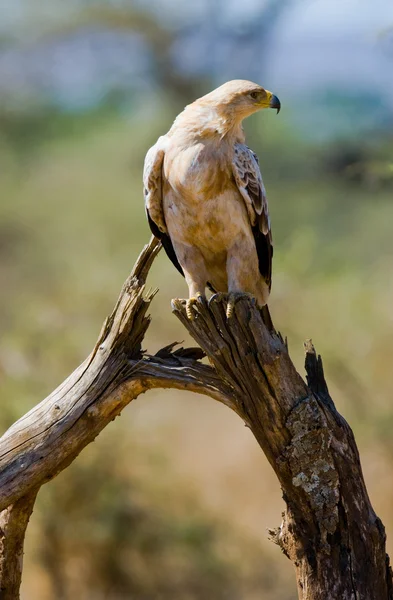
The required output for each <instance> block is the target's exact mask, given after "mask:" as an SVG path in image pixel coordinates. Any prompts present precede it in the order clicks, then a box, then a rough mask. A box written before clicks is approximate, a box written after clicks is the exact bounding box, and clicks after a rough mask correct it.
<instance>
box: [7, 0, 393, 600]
mask: <svg viewBox="0 0 393 600" xmlns="http://www.w3.org/2000/svg"><path fill="white" fill-rule="evenodd" d="M392 27H393V5H392V4H391V3H390V2H388V1H387V0H374V1H373V2H372V3H370V2H369V1H368V0H347V1H346V2H342V1H341V0H313V1H311V0H264V1H263V0H195V1H194V2H185V1H184V0H183V1H181V0H135V1H131V0H113V1H110V0H106V1H101V2H100V1H99V0H85V1H83V0H69V1H68V2H61V1H60V0H51V1H50V2H42V1H41V0H8V1H7V0H3V1H2V2H1V3H0V289H1V296H0V303H1V305H0V382H1V407H2V409H1V416H0V424H1V427H2V430H5V429H6V428H7V427H8V426H9V425H10V424H11V423H12V422H13V421H14V420H16V419H17V418H19V417H20V416H21V415H22V414H23V413H25V412H26V411H27V410H28V409H29V408H31V407H32V406H33V405H34V404H36V403H37V402H38V401H40V400H41V399H42V398H44V397H45V396H46V395H47V394H49V393H50V392H51V391H52V389H53V388H55V387H56V386H57V385H58V384H59V383H60V382H61V381H62V380H63V379H64V378H65V377H66V376H67V375H68V374H69V373H70V372H71V371H72V370H73V369H74V368H75V367H76V366H77V365H78V364H79V363H80V362H81V361H82V360H83V359H84V358H85V357H86V355H87V354H88V353H89V352H90V350H91V348H92V347H93V345H94V343H95V341H96V338H97V336H98V333H99V331H100V328H101V324H102V322H103V321H104V318H105V317H106V315H107V314H109V313H110V312H111V310H112V307H113V305H114V303H115V301H116V299H117V296H118V293H119V291H120V288H121V285H122V283H123V281H124V279H125V278H126V277H127V275H128V273H129V271H130V269H131V267H132V265H133V263H134V261H135V259H136V257H137V255H138V253H139V251H140V250H141V248H142V245H143V244H144V243H146V242H147V240H148V239H149V237H150V232H149V229H148V226H147V224H146V221H145V215H144V207H143V198H142V186H141V172H142V165H143V159H144V155H145V153H146V151H147V149H148V148H149V146H150V145H151V144H152V143H154V142H155V140H156V139H157V137H158V136H159V135H160V134H162V133H165V132H166V131H167V130H168V128H169V127H170V125H171V123H172V121H173V119H174V117H175V116H176V115H177V114H178V112H180V110H181V109H182V108H183V107H184V106H185V104H187V103H188V102H190V101H192V100H193V99H195V98H196V97H198V96H200V95H203V94H204V93H206V92H208V91H210V90H211V89H212V88H213V87H215V86H217V85H219V84H221V83H223V82H224V81H226V80H228V79H233V78H243V79H245V78H247V79H252V80H254V81H256V82H258V83H260V84H262V85H263V86H264V87H266V88H267V89H270V90H271V91H273V92H274V93H275V94H276V95H277V96H278V97H279V98H280V100H281V103H282V111H281V113H280V115H279V116H278V117H276V115H275V113H274V112H273V111H263V112H262V113H259V114H257V115H255V116H253V117H251V118H250V119H249V120H248V121H247V122H246V131H247V135H248V142H249V145H250V146H251V147H252V148H253V149H254V150H255V151H256V152H257V153H258V155H259V157H260V163H261V167H262V173H263V175H264V180H265V184H266V187H267V190H268V196H269V203H270V212H271V218H272V223H273V234H274V242H275V256H274V279H273V290H272V296H271V303H270V307H271V312H272V314H273V318H274V322H275V324H276V327H278V328H279V330H280V331H281V332H282V333H283V334H284V335H286V336H288V340H289V349H290V352H291V355H292V357H293V359H294V361H295V363H296V365H297V367H298V369H299V370H300V372H301V373H303V350H302V343H303V341H304V339H305V338H308V337H312V338H313V341H314V343H315V345H316V348H317V350H318V352H320V353H321V354H322V356H323V359H324V364H325V370H326V376H327V381H328V384H329V387H330V391H331V394H332V396H333V398H334V400H335V402H336V404H337V407H338V409H339V411H340V412H341V413H342V414H343V415H344V416H345V417H346V418H347V419H348V421H349V422H350V424H351V426H352V427H353V429H354V431H355V435H356V439H357V441H358V444H359V448H360V453H361V457H362V464H363V468H364V473H365V478H366V483H367V486H368V489H369V493H370V496H371V500H372V503H373V505H374V508H375V510H376V512H377V514H378V515H379V516H380V517H381V518H382V521H383V522H384V524H385V526H386V528H387V534H388V549H389V551H390V554H393V511H392V506H393V437H392V426H393V398H392V381H393V374H392V356H393V311H392V294H393V272H392V258H393V257H392V255H393V235H392V224H393V195H392V189H393V150H392V142H393V31H392ZM148 283H149V284H150V285H151V286H152V287H155V286H158V287H159V288H160V292H159V294H158V296H157V297H156V298H155V300H154V302H153V306H152V316H153V321H152V324H151V326H150V329H149V332H148V336H147V338H146V340H145V347H146V348H147V349H148V350H149V351H150V352H154V351H156V350H157V349H158V348H160V347H161V346H163V345H166V344H168V343H170V342H172V341H174V340H179V341H181V340H184V339H185V332H184V330H183V328H182V327H181V325H180V323H178V321H177V319H176V318H175V317H173V316H172V315H171V312H170V299H171V298H172V297H175V296H180V297H184V296H185V295H186V293H187V291H186V285H185V283H184V281H183V280H182V278H181V276H180V275H179V274H178V273H177V272H176V271H175V269H174V268H173V267H172V264H171V263H170V262H169V260H168V259H167V258H166V256H165V255H164V253H161V254H160V256H159V257H158V259H157V260H156V263H155V265H154V267H153V269H152V271H151V274H150V277H149V282H148ZM186 341H187V340H186ZM283 508H284V505H283V502H282V499H281V494H280V489H279V486H278V484H277V481H276V479H275V476H274V474H273V473H272V471H271V469H270V466H269V465H268V463H267V461H266V460H265V457H264V456H263V454H262V452H261V451H260V449H259V447H258V446H257V444H256V442H255V441H254V439H253V437H252V436H251V434H250V432H249V430H248V429H246V428H245V427H244V426H243V424H242V422H241V421H240V420H239V419H238V418H237V417H236V416H235V415H234V414H232V413H231V412H230V411H229V410H228V409H226V408H225V407H223V406H220V405H218V404H216V403H214V402H213V401H212V400H210V399H206V398H203V397H199V396H196V395H192V394H182V393H175V392H173V391H165V392H164V391H158V392H155V393H149V394H147V395H146V396H144V397H141V398H139V399H138V400H137V401H136V402H133V403H132V405H131V406H129V407H128V408H127V410H125V411H124V414H123V415H122V417H121V418H120V419H117V420H116V422H114V423H112V424H111V425H110V426H109V427H108V428H107V429H106V430H105V431H104V432H103V433H102V434H101V435H100V437H99V438H98V439H97V440H96V442H95V443H94V444H91V445H90V446H89V447H88V448H86V449H85V450H84V451H83V453H82V454H81V455H80V457H78V459H77V460H76V461H75V462H74V463H73V465H72V466H71V467H70V468H68V469H67V470H66V471H65V472H63V473H62V474H61V475H60V476H59V477H58V478H57V479H56V480H54V481H53V482H51V483H50V484H49V485H47V486H45V487H44V488H42V490H41V492H40V494H39V497H38V501H37V505H36V508H35V511H34V514H33V517H32V519H31V524H30V527H29V529H28V535H27V541H26V555H25V572H24V580H23V585H22V598H23V600H38V599H39V600H52V599H56V600H71V599H72V600H75V599H80V600H90V599H94V600H101V599H108V600H115V599H116V600H123V599H126V598H127V599H128V598H133V599H135V600H167V599H168V600H169V599H179V600H202V599H212V600H221V599H224V598H225V599H229V600H243V599H244V600H253V599H256V598H258V599H263V600H294V599H295V598H296V597H297V596H296V590H295V583H294V576H293V572H292V567H291V565H290V563H289V561H288V560H287V559H286V558H285V557H284V556H282V554H281V553H280V551H279V549H278V547H276V546H274V545H273V544H271V543H270V542H268V541H267V533H266V529H267V528H269V527H274V526H277V525H279V523H280V519H281V511H282V510H283Z"/></svg>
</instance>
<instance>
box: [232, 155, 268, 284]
mask: <svg viewBox="0 0 393 600" xmlns="http://www.w3.org/2000/svg"><path fill="white" fill-rule="evenodd" d="M233 174H234V177H235V181H236V184H237V187H238V189H239V192H240V193H241V195H242V196H243V199H244V201H245V204H246V208H247V211H248V215H249V217H250V222H251V229H252V233H253V236H254V240H255V246H256V249H257V254H258V263H259V272H260V273H261V275H262V277H263V278H264V280H265V281H266V283H267V284H268V286H269V289H270V288H271V285H272V259H273V241H272V232H271V228H270V217H269V210H268V204H267V198H266V192H265V186H264V185H263V181H262V175H261V171H260V169H259V163H258V158H257V155H256V154H254V152H253V151H252V150H250V148H248V146H246V145H245V144H235V153H234V160H233Z"/></svg>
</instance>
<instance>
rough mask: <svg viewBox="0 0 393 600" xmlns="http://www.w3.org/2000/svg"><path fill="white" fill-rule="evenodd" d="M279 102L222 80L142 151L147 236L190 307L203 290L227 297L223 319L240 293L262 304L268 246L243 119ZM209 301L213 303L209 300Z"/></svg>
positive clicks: (265, 214) (260, 189) (257, 89)
mask: <svg viewBox="0 0 393 600" xmlns="http://www.w3.org/2000/svg"><path fill="white" fill-rule="evenodd" d="M262 108H275V109H277V112H279V110H280V108H281V104H280V101H279V99H278V98H277V96H275V95H274V94H272V93H271V92H269V91H268V90H265V89H264V88H263V87H261V86H260V85H257V84H256V83H252V82H251V81H245V80H234V81H229V82H227V83H224V84H223V85H221V86H220V87H218V88H216V89H215V90H213V91H212V92H210V93H208V94H206V95H205V96H202V97H201V98H199V99H198V100H196V101H195V102H193V103H192V104H189V105H188V106H186V108H185V109H184V110H183V112H181V113H180V114H179V115H178V116H177V118H176V119H175V121H174V123H173V125H172V127H171V128H170V130H169V131H168V133H167V134H166V135H163V136H161V137H160V138H159V139H158V140H157V142H156V144H154V146H152V147H151V148H150V150H149V151H148V152H147V155H146V158H145V163H144V172H143V184H144V197H145V207H146V213H147V218H148V222H149V225H150V228H151V230H152V233H153V234H154V235H155V236H156V237H157V238H159V239H160V240H161V243H162V245H163V247H164V249H165V251H166V253H167V255H168V257H169V258H170V260H171V261H172V262H173V264H174V266H175V267H176V268H177V269H178V271H179V272H180V273H181V274H182V275H183V276H184V277H185V279H186V282H187V285H188V290H189V298H188V300H187V302H186V313H187V316H188V318H190V319H192V318H193V317H194V312H193V306H194V305H195V303H196V302H197V300H198V299H199V298H203V299H206V295H205V294H206V288H210V290H211V291H213V292H215V293H216V295H221V294H223V293H225V294H228V303H227V316H228V317H230V316H231V314H232V313H233V309H234V305H235V302H236V300H237V299H238V298H239V297H241V296H242V295H244V294H246V295H250V296H252V297H254V298H255V299H256V302H257V304H258V305H259V306H260V307H263V306H265V305H266V303H267V301H268V298H269V294H270V289H271V283H272V257H273V243H272V233H271V227H270V218H269V211H268V204H267V198H266V191H265V187H264V184H263V181H262V176H261V171H260V168H259V162H258V158H257V156H256V154H255V153H254V152H253V151H252V150H251V149H250V148H249V147H248V146H247V145H246V140H245V135H244V131H243V127H242V121H243V119H245V118H246V117H248V116H250V115H251V114H253V113H255V112H257V111H259V110H261V109H262ZM214 297H215V296H213V297H212V298H214Z"/></svg>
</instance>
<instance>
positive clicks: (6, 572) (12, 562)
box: [0, 490, 37, 600]
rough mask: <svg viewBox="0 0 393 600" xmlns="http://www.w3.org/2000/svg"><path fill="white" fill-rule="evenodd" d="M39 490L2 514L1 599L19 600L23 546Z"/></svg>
mask: <svg viewBox="0 0 393 600" xmlns="http://www.w3.org/2000/svg"><path fill="white" fill-rule="evenodd" d="M36 495H37V490H32V491H31V492H30V493H29V494H27V496H22V497H21V498H19V499H18V500H17V501H16V502H15V504H12V505H11V506H9V507H8V508H5V509H4V510H3V511H2V512H1V513H0V598H1V600H18V599H19V588H20V583H21V580H22V569H23V544H24V540H25V532H26V527H27V525H28V522H29V519H30V515H31V513H32V511H33V507H34V502H35V499H36Z"/></svg>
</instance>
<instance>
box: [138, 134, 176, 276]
mask: <svg viewBox="0 0 393 600" xmlns="http://www.w3.org/2000/svg"><path fill="white" fill-rule="evenodd" d="M165 145H166V138H165V136H162V137H160V138H158V140H157V142H156V144H155V145H154V146H152V147H151V148H150V150H149V151H148V153H147V154H146V158H145V164H144V167H143V193H144V196H145V208H146V214H147V220H148V222H149V226H150V229H151V231H152V233H153V235H155V236H156V237H157V238H158V239H159V240H161V243H162V245H163V247H164V250H165V252H166V253H167V255H168V257H169V258H170V259H171V261H172V262H173V264H174V265H175V267H176V269H177V270H178V271H179V272H180V273H181V274H182V275H184V273H183V269H182V268H181V266H180V264H179V261H178V260H177V256H176V253H175V250H174V248H173V245H172V241H171V238H170V237H169V234H168V229H167V226H166V223H165V216H164V207H163V201H162V200H163V198H162V165H163V162H164V156H165Z"/></svg>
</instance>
